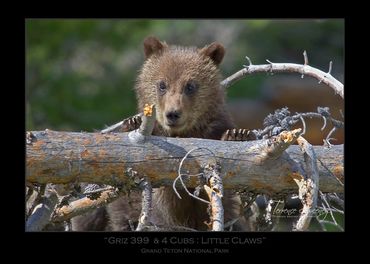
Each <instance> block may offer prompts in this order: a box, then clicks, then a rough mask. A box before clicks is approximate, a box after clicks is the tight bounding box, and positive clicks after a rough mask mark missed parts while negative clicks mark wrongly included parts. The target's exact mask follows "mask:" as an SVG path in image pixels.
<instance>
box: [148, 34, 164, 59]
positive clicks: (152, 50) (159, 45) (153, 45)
mask: <svg viewBox="0 0 370 264" xmlns="http://www.w3.org/2000/svg"><path fill="white" fill-rule="evenodd" d="M167 47H168V45H167V44H166V42H161V41H160V40H159V39H157V38H156V37H154V36H149V37H147V38H146V39H145V40H144V54H145V59H147V58H149V57H150V56H152V55H153V54H159V53H160V52H162V51H163V50H164V49H166V48H167Z"/></svg>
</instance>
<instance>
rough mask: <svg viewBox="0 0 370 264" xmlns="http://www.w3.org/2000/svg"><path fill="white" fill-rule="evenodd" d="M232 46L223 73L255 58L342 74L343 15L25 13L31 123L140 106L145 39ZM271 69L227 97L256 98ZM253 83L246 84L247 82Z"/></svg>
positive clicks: (65, 124) (65, 126)
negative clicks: (88, 16) (138, 96)
mask: <svg viewBox="0 0 370 264" xmlns="http://www.w3.org/2000/svg"><path fill="white" fill-rule="evenodd" d="M148 35H155V36H157V37H159V38H160V39H162V40H165V41H166V42H167V43H169V44H181V45H193V46H199V47H202V46H204V45H206V44H209V43H210V42H213V41H219V42H221V43H223V44H224V46H225V48H226V55H225V59H224V61H223V63H222V64H221V70H222V72H223V75H224V76H225V77H226V76H229V75H230V74H232V73H234V72H236V71H238V70H240V69H241V68H242V65H243V64H246V60H245V56H249V57H250V58H251V60H252V62H253V63H254V64H264V63H266V61H265V59H269V60H271V61H273V62H293V63H302V62H303V56H302V52H303V50H307V52H308V55H309V61H310V65H311V66H314V67H318V68H319V69H322V70H324V71H327V69H328V63H329V60H333V61H334V67H333V72H332V74H333V75H334V76H336V77H338V75H339V76H340V78H339V79H340V80H341V81H342V79H343V67H344V66H343V65H344V20H342V19H330V20H323V19H315V20H148V19H145V20H137V19H127V20H124V19H27V20H26V129H27V130H43V129H45V128H49V129H52V130H64V131H92V130H94V129H101V128H103V127H104V125H110V124H113V123H115V122H118V121H120V120H122V119H123V118H124V117H127V116H130V115H132V114H134V113H135V112H136V108H135V95H134V91H133V86H134V83H135V78H136V75H137V72H138V70H139V69H140V66H141V64H142V62H143V58H144V57H143V51H142V41H143V39H144V38H145V37H146V36H148ZM265 79H266V75H263V74H262V75H256V76H250V77H248V78H246V79H244V80H243V81H240V82H238V83H237V84H236V85H235V86H233V87H232V88H230V89H229V91H228V100H233V99H235V98H246V97H249V98H258V96H260V87H261V86H262V85H263V82H264V80H265ZM246 87H247V88H246Z"/></svg>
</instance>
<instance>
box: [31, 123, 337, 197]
mask: <svg viewBox="0 0 370 264" xmlns="http://www.w3.org/2000/svg"><path fill="white" fill-rule="evenodd" d="M31 133H32V137H31V138H32V140H30V141H28V142H27V152H26V181H28V182H32V183H56V184H62V183H70V182H75V181H77V182H90V183H104V184H110V185H115V184H117V183H123V184H130V181H131V180H132V179H131V178H130V177H128V175H127V170H128V169H129V168H132V169H133V170H135V171H137V172H138V173H139V174H140V175H143V176H147V177H148V178H149V179H150V181H151V183H152V186H153V187H158V186H163V185H171V184H172V182H173V180H174V179H175V178H176V177H177V176H178V173H177V170H178V167H179V163H180V161H181V159H182V158H183V157H184V156H185V155H186V153H187V152H188V151H189V150H191V149H193V148H194V147H198V148H206V149H208V150H210V151H211V152H213V153H214V154H215V157H216V159H217V160H218V162H219V163H220V165H221V174H220V175H221V177H222V180H223V184H224V188H231V189H238V190H248V191H253V192H258V193H266V194H275V193H290V192H297V185H296V184H295V182H294V180H293V176H292V175H293V174H294V173H296V172H299V171H300V170H302V168H303V166H302V164H303V154H302V152H301V150H300V148H299V146H297V145H292V146H289V147H288V149H287V150H286V151H285V152H283V153H282V154H281V155H280V156H278V157H275V156H271V158H267V159H266V154H265V153H266V149H268V148H269V144H270V141H269V140H267V139H264V140H256V141H246V142H230V141H219V140H208V139H196V138H166V137H156V136H148V137H146V139H145V141H144V142H141V143H137V142H136V143H135V142H133V141H132V140H130V138H129V137H128V134H129V133H118V134H114V133H112V134H100V133H75V132H56V131H50V130H47V131H32V132H31ZM314 151H315V153H316V155H317V159H318V160H319V163H318V164H317V166H318V171H319V176H320V190H321V191H322V192H337V193H343V192H344V187H343V184H341V183H340V181H341V182H343V180H344V172H343V160H344V159H343V145H334V146H332V147H331V148H329V149H328V148H325V147H323V146H315V147H314ZM210 158H212V159H214V157H210V154H209V151H201V149H199V151H194V153H192V155H189V157H188V159H187V160H186V162H184V164H183V167H182V170H183V171H186V173H189V174H196V173H199V172H200V171H201V168H202V167H204V165H205V164H207V163H208V162H209V159H210ZM189 178H190V179H189V180H188V181H187V182H186V185H187V186H189V187H195V186H196V185H197V184H198V183H197V179H196V177H189Z"/></svg>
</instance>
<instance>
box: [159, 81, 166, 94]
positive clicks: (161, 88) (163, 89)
mask: <svg viewBox="0 0 370 264" xmlns="http://www.w3.org/2000/svg"><path fill="white" fill-rule="evenodd" d="M166 91H167V86H166V84H165V82H164V81H160V82H159V84H158V93H159V94H160V95H164V94H165V93H166Z"/></svg>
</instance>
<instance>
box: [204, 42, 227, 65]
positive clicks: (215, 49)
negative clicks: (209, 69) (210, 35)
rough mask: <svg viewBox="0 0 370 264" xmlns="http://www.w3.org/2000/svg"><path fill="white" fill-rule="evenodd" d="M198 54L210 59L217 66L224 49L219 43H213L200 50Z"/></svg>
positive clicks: (222, 56)
mask: <svg viewBox="0 0 370 264" xmlns="http://www.w3.org/2000/svg"><path fill="white" fill-rule="evenodd" d="M199 52H200V54H203V55H205V56H207V57H210V58H211V60H212V61H213V62H214V63H215V64H216V65H219V64H220V63H221V62H222V59H223V58H224V55H225V48H224V46H222V44H221V43H218V42H213V43H211V44H210V45H208V46H205V47H204V48H202V49H201V50H200V51H199Z"/></svg>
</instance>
